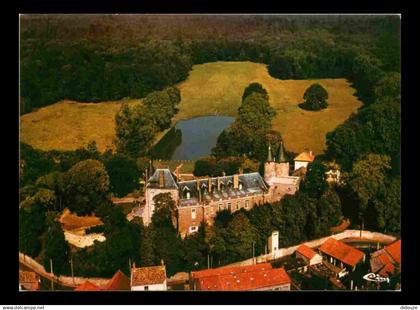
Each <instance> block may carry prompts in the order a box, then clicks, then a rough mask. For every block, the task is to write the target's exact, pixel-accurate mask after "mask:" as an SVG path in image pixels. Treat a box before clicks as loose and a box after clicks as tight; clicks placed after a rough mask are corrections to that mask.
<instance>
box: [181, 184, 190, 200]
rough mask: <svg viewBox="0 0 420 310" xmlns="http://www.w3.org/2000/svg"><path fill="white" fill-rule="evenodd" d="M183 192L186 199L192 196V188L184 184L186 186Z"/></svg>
mask: <svg viewBox="0 0 420 310" xmlns="http://www.w3.org/2000/svg"><path fill="white" fill-rule="evenodd" d="M182 192H183V194H184V198H186V199H190V198H191V193H190V189H189V188H188V187H186V186H184V188H183V189H182Z"/></svg>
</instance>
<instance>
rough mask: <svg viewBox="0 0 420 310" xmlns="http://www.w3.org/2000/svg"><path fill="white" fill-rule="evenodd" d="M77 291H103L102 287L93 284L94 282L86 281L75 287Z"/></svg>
mask: <svg viewBox="0 0 420 310" xmlns="http://www.w3.org/2000/svg"><path fill="white" fill-rule="evenodd" d="M74 290H75V291H102V288H101V287H99V286H97V285H95V284H93V283H92V282H89V281H85V282H84V283H83V284H80V285H79V286H78V287H76V288H75V289H74Z"/></svg>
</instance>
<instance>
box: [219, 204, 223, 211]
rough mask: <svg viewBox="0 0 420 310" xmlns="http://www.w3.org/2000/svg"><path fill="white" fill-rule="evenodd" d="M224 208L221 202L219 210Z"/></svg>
mask: <svg viewBox="0 0 420 310" xmlns="http://www.w3.org/2000/svg"><path fill="white" fill-rule="evenodd" d="M222 210H223V203H219V211H222Z"/></svg>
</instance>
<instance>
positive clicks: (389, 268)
mask: <svg viewBox="0 0 420 310" xmlns="http://www.w3.org/2000/svg"><path fill="white" fill-rule="evenodd" d="M394 270H395V268H394V265H393V264H391V263H388V264H386V265H385V266H384V267H383V268H382V269H381V270H380V271H379V274H380V275H381V276H382V277H385V278H387V277H389V275H390V274H393V273H394Z"/></svg>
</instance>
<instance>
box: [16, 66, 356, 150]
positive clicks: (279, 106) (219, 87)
mask: <svg viewBox="0 0 420 310" xmlns="http://www.w3.org/2000/svg"><path fill="white" fill-rule="evenodd" d="M252 82H259V83H261V84H262V85H263V86H264V87H265V88H266V89H267V91H268V93H269V95H270V104H271V105H272V106H273V107H274V108H275V109H276V110H277V116H276V118H275V119H274V121H273V129H275V130H278V131H280V133H281V134H282V136H283V139H284V141H285V147H286V148H287V149H288V150H289V151H292V152H296V153H297V152H301V151H302V150H303V149H304V148H310V149H312V150H313V151H314V153H315V154H319V153H321V152H322V151H323V150H324V149H325V134H326V133H327V132H329V131H331V130H333V129H334V128H335V127H336V126H337V125H339V124H341V123H343V122H344V121H345V120H346V119H347V118H348V117H349V116H350V114H351V113H352V112H355V111H356V110H357V109H358V108H359V107H360V106H361V105H362V103H361V102H360V101H359V100H358V99H357V98H356V97H355V96H354V95H353V94H354V93H355V89H353V88H352V87H351V85H350V83H349V82H348V81H347V80H346V79H318V80H279V79H275V78H273V77H271V76H270V75H269V73H268V71H267V67H266V65H264V64H257V63H252V62H214V63H207V64H202V65H196V66H194V67H193V70H192V71H191V73H190V75H189V77H188V79H187V80H186V81H184V82H182V83H180V84H179V85H178V87H179V89H180V90H181V98H182V100H181V103H180V104H179V109H180V110H179V112H178V114H177V115H176V116H175V117H174V119H173V123H174V124H175V123H176V122H177V121H178V120H181V119H189V118H192V117H196V116H204V115H215V114H220V115H227V116H235V115H236V111H237V108H238V107H239V105H240V103H241V98H242V93H243V91H244V89H245V87H246V86H247V85H248V84H250V83H252ZM315 82H317V83H320V84H321V85H322V86H324V87H325V89H326V90H327V91H328V93H329V100H328V102H329V107H328V108H327V109H325V110H323V111H317V112H313V111H305V110H302V109H300V108H299V107H298V104H299V103H302V101H303V94H304V92H305V90H306V89H307V88H308V87H309V86H310V85H311V84H312V83H315ZM122 102H123V101H114V102H105V103H96V104H95V103H82V104H80V103H79V104H76V103H74V102H70V101H61V102H59V103H57V104H54V105H51V106H48V107H45V108H42V109H39V110H38V111H35V112H32V113H29V114H26V115H24V116H22V117H21V139H22V141H24V142H26V143H28V144H31V145H33V146H34V147H37V148H40V149H44V150H49V149H59V150H71V149H76V148H77V147H80V146H84V145H86V144H87V143H88V142H89V141H90V140H95V141H96V143H97V145H98V149H99V150H101V151H103V150H105V149H106V148H107V147H113V142H112V141H113V139H114V137H115V132H114V129H115V124H114V116H115V112H116V111H117V110H118V109H119V107H120V105H121V103H122ZM128 102H129V103H130V104H135V103H136V102H139V101H138V100H130V101H128ZM159 136H160V137H161V136H163V134H160V135H159Z"/></svg>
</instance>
